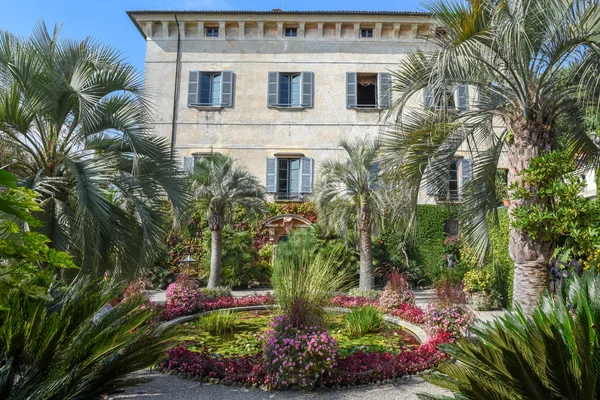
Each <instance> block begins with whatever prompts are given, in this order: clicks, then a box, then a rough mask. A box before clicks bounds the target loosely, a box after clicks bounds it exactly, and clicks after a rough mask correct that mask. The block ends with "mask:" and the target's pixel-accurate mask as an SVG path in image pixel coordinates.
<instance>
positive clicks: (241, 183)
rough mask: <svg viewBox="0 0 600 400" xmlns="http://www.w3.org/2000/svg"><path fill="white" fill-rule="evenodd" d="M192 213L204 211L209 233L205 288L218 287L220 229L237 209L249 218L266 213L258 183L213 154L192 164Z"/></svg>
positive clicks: (219, 282) (234, 164)
mask: <svg viewBox="0 0 600 400" xmlns="http://www.w3.org/2000/svg"><path fill="white" fill-rule="evenodd" d="M189 178H190V185H191V191H192V196H193V197H194V199H195V204H194V209H200V210H206V212H207V214H208V215H207V217H208V227H209V229H210V231H211V253H210V277H209V279H208V287H209V288H214V287H218V286H220V285H221V253H222V245H223V243H222V232H221V231H222V229H223V227H224V226H225V222H226V221H227V220H229V219H230V218H231V214H232V212H233V210H234V208H236V207H241V208H242V209H243V210H244V211H245V212H246V213H247V214H248V215H256V214H262V213H264V212H265V211H266V208H265V203H264V198H265V190H264V188H263V187H262V185H261V184H260V183H259V181H258V179H257V178H256V177H255V176H254V175H252V174H251V173H250V172H248V170H247V169H246V168H245V167H243V166H241V165H239V164H238V163H237V162H236V160H234V159H233V158H231V157H228V156H223V155H219V154H213V155H211V156H209V157H206V158H202V159H200V160H198V161H197V162H196V163H195V166H194V169H193V171H191V173H190V175H189Z"/></svg>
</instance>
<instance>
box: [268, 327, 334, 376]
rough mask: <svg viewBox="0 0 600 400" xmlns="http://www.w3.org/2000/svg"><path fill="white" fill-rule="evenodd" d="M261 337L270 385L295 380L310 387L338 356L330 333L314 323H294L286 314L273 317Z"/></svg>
mask: <svg viewBox="0 0 600 400" xmlns="http://www.w3.org/2000/svg"><path fill="white" fill-rule="evenodd" d="M271 327H272V328H273V329H272V330H270V331H267V332H266V333H265V335H264V337H263V340H264V344H263V352H264V365H265V369H266V370H267V371H269V372H270V373H271V377H272V381H271V385H272V386H273V387H276V388H285V387H288V386H289V385H293V384H297V385H300V386H301V387H305V388H311V387H313V386H314V384H315V382H316V381H317V379H318V378H319V377H320V376H321V375H323V374H324V373H325V372H327V371H330V370H332V369H333V368H334V367H335V365H336V361H337V358H338V346H337V343H336V341H335V339H333V338H332V337H331V336H330V335H329V333H327V332H326V331H323V330H322V329H319V328H316V327H307V326H300V327H294V326H292V324H291V323H290V321H289V319H288V318H286V317H285V316H279V317H276V318H275V319H274V320H273V322H272V323H271Z"/></svg>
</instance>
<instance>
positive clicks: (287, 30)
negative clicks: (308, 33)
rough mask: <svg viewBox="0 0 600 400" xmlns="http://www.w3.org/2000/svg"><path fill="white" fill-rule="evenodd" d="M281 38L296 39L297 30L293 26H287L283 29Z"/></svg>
mask: <svg viewBox="0 0 600 400" xmlns="http://www.w3.org/2000/svg"><path fill="white" fill-rule="evenodd" d="M288 33H290V35H288ZM283 36H284V37H298V28H296V27H294V26H289V27H287V28H284V29H283Z"/></svg>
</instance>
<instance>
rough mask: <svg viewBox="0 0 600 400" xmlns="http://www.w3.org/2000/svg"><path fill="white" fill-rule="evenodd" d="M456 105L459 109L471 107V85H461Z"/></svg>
mask: <svg viewBox="0 0 600 400" xmlns="http://www.w3.org/2000/svg"><path fill="white" fill-rule="evenodd" d="M456 105H457V108H458V109H459V110H462V111H466V110H468V109H469V86H468V85H460V86H459V87H458V89H457V90H456Z"/></svg>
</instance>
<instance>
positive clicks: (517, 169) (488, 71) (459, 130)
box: [384, 0, 600, 311]
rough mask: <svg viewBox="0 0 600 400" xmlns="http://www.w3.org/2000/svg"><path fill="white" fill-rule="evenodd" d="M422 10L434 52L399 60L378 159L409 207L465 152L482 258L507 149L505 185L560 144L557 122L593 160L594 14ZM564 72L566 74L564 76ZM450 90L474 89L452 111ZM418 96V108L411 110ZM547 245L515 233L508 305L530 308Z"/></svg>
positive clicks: (451, 5)
mask: <svg viewBox="0 0 600 400" xmlns="http://www.w3.org/2000/svg"><path fill="white" fill-rule="evenodd" d="M427 9H428V11H430V12H431V19H432V24H433V25H434V26H437V27H440V29H438V30H437V31H436V33H435V34H434V35H431V37H430V40H431V42H432V46H430V47H428V48H427V49H426V50H422V51H419V52H416V53H414V54H411V55H409V56H407V57H406V58H404V59H403V60H402V61H401V62H400V65H399V67H398V70H397V72H396V73H395V74H394V80H395V84H394V87H393V90H394V91H395V92H396V96H395V97H396V100H395V104H394V107H393V108H392V110H391V112H390V114H389V116H388V118H389V120H390V121H391V122H392V123H391V132H388V134H386V135H385V139H384V148H385V153H386V156H385V157H384V159H385V160H386V161H387V164H389V165H395V166H397V168H396V169H395V170H396V171H397V172H398V174H399V175H400V177H401V180H402V182H404V183H405V184H406V185H407V186H408V187H409V188H412V190H413V193H412V196H411V199H412V201H413V202H416V200H417V197H418V190H419V188H421V187H424V186H429V187H431V188H432V189H433V190H440V191H444V190H447V185H448V180H447V176H448V169H449V164H450V161H451V160H452V157H453V156H454V155H455V154H456V152H457V150H459V148H460V147H461V146H463V145H464V147H463V149H465V148H467V149H469V152H470V153H471V154H470V156H471V158H472V159H473V161H474V167H473V177H472V179H471V180H470V181H469V183H468V184H467V185H466V188H465V189H464V192H463V215H462V228H463V231H464V232H465V234H466V235H467V236H468V237H470V238H471V240H470V241H471V242H472V245H473V246H474V247H475V249H476V250H477V252H478V253H479V254H480V259H481V260H482V259H483V254H484V253H485V252H486V251H487V250H488V248H489V241H488V240H487V224H486V214H487V212H488V211H492V210H494V209H495V208H496V204H497V196H496V188H495V185H494V182H495V180H494V176H495V174H496V171H497V167H498V162H499V159H500V156H501V154H502V153H503V150H506V153H505V154H506V157H507V159H508V183H509V185H510V184H512V183H514V182H518V181H519V180H520V178H519V176H520V173H521V171H522V170H523V169H525V168H527V166H528V165H529V162H530V160H531V159H533V158H535V157H537V156H539V155H541V154H543V153H546V152H548V151H551V150H553V149H555V148H557V132H558V131H559V128H560V127H564V126H567V127H568V129H567V130H566V131H565V132H564V134H563V136H564V143H563V145H564V147H565V148H566V149H568V150H569V152H570V154H571V155H572V156H573V157H575V156H576V155H577V157H579V158H580V159H581V162H582V163H584V164H586V163H587V164H594V163H597V162H598V160H599V159H600V151H599V150H598V148H597V147H596V146H595V145H594V144H593V142H592V140H591V139H590V138H589V136H588V135H587V134H586V130H585V110H586V106H588V105H590V104H595V103H597V100H598V97H597V94H596V93H594V90H595V89H596V88H597V87H598V82H599V80H598V77H599V76H600V74H599V73H598V72H599V69H600V51H599V50H598V48H599V47H598V43H599V40H600V7H598V4H597V2H592V1H578V0H571V1H567V0H565V1H562V0H560V1H558V0H506V1H496V0H470V1H469V2H462V3H459V2H454V1H444V0H442V1H435V2H434V1H432V2H430V3H429V4H428V5H427ZM568 68H572V71H574V73H571V74H564V73H563V72H564V71H565V70H566V69H568ZM459 85H467V86H466V87H465V86H460V87H459ZM456 90H460V91H461V92H460V93H459V95H461V94H462V97H463V98H465V96H464V95H465V90H466V91H467V92H471V94H472V95H471V96H468V99H469V103H468V104H464V103H461V104H458V106H459V107H457V108H455V107H454V102H453V101H452V97H453V92H455V91H456ZM421 93H423V94H424V95H425V96H424V98H423V100H424V101H423V105H424V107H414V106H411V103H412V101H414V98H415V96H420V95H421ZM473 94H474V95H473ZM459 97H460V96H459ZM409 100H410V102H409ZM458 108H460V109H458ZM498 126H503V128H501V129H500V128H498ZM530 190H531V191H532V193H533V196H532V197H531V199H529V200H518V199H515V198H514V197H513V198H511V203H510V207H509V212H510V213H511V214H512V213H513V211H514V210H515V209H516V208H518V207H520V206H522V205H525V206H529V205H531V204H535V203H536V202H537V199H538V196H537V195H536V192H537V190H538V188H537V187H535V186H532V187H530ZM554 246H555V242H554V241H552V240H544V239H543V238H538V239H533V238H532V237H530V236H528V235H527V234H526V233H525V232H523V231H521V230H519V229H516V228H514V227H513V228H511V233H510V254H511V257H512V259H513V261H514V267H515V271H514V287H513V291H514V295H513V301H514V302H516V303H518V304H521V305H522V306H523V307H524V308H525V310H526V311H528V310H531V309H532V307H533V306H534V305H535V304H536V302H537V301H538V299H539V297H540V295H541V294H542V293H543V292H544V291H545V290H546V289H547V287H548V263H549V260H550V258H551V257H552V252H553V248H554Z"/></svg>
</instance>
